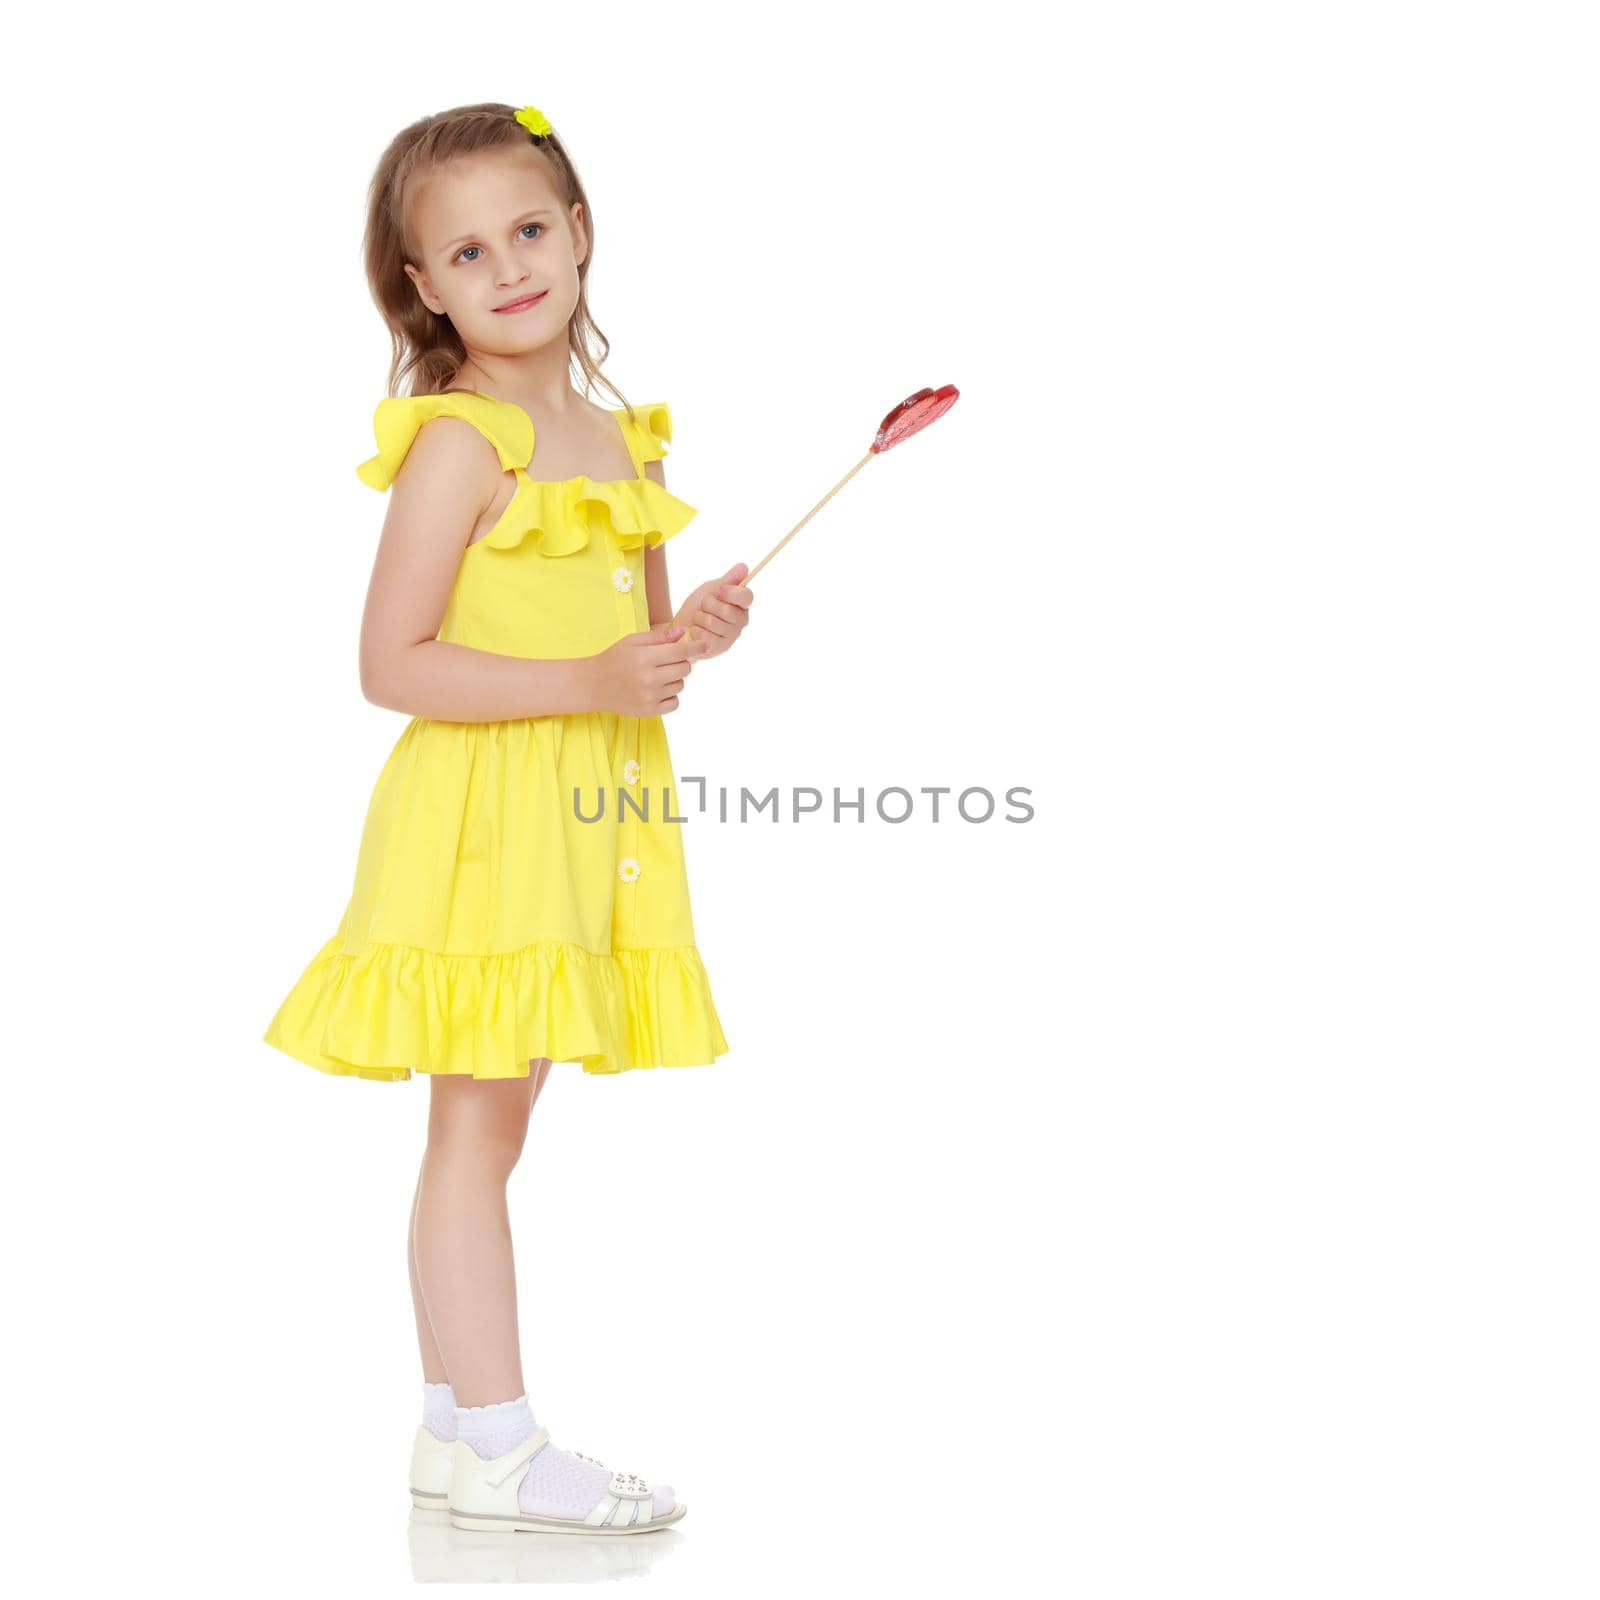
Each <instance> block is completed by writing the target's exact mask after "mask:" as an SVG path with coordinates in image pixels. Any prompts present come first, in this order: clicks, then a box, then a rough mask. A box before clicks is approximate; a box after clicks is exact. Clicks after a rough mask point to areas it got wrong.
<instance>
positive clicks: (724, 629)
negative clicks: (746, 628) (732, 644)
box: [699, 618, 739, 644]
mask: <svg viewBox="0 0 1600 1600" xmlns="http://www.w3.org/2000/svg"><path fill="white" fill-rule="evenodd" d="M699 626H700V627H701V628H703V629H704V630H705V632H706V635H707V637H708V638H710V639H715V640H716V641H717V643H719V644H726V643H727V641H728V640H729V639H731V638H732V637H733V636H734V634H736V633H737V632H738V631H739V627H738V624H737V623H733V622H723V621H722V620H721V619H720V618H717V619H710V618H708V619H707V620H706V621H705V622H702V623H701V624H699Z"/></svg>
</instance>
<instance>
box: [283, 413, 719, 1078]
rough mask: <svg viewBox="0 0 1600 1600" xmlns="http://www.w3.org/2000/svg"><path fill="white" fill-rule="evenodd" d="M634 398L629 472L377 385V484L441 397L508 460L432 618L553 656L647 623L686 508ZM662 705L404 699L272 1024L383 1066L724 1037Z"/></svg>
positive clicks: (624, 426)
mask: <svg viewBox="0 0 1600 1600" xmlns="http://www.w3.org/2000/svg"><path fill="white" fill-rule="evenodd" d="M636 411H637V420H636V421H634V422H630V421H629V419H628V416H627V413H626V411H625V410H614V411H613V412H612V415H613V416H614V417H615V418H616V420H617V425H618V427H619V429H620V430H621V432H622V436H623V440H624V442H625V443H626V445H627V447H628V456H629V459H630V460H631V461H632V463H633V467H634V474H635V475H634V476H633V477H632V478H623V479H617V480H615V481H610V482H596V481H595V480H593V479H591V478H588V477H584V476H579V477H576V478H567V479H563V480H561V481H560V482H554V483H541V482H537V481H535V480H533V479H531V478H530V477H529V476H528V473H527V468H528V465H529V463H530V462H531V461H532V459H533V445H534V437H533V420H532V418H531V417H529V415H528V413H527V412H526V411H524V410H523V409H522V408H521V407H520V406H516V405H513V404H511V403H509V402H507V401H502V400H496V399H494V398H492V397H491V396H489V395H485V394H479V393H476V392H471V391H464V390H463V391H451V392H447V393H443V394H433V395H417V396H398V397H393V398H388V399H384V400H382V401H380V402H379V404H378V408H377V412H376V414H375V416H374V418H373V430H374V432H375V434H376V436H377V443H378V453H377V454H376V455H375V456H373V457H372V458H371V459H370V460H368V461H365V462H363V463H362V464H361V465H360V466H359V467H358V468H357V469H356V470H357V472H358V473H359V475H360V477H361V480H362V481H363V482H364V483H367V484H370V485H371V486H372V487H373V488H375V489H380V490H387V489H388V487H389V485H390V484H391V483H392V482H393V481H394V477H395V474H396V473H397V472H398V471H399V469H400V464H401V462H402V461H404V459H405V456H406V452H407V451H408V450H409V449H410V448H411V443H412V440H414V439H415V438H416V436H417V432H418V430H419V429H420V428H421V427H422V425H423V424H424V423H425V422H427V421H429V420H430V419H431V418H433V417H437V416H452V417H460V418H462V419H463V420H464V421H466V422H469V423H471V424H472V426H473V427H475V428H476V429H478V431H479V432H480V433H482V434H483V435H484V437H485V438H486V439H487V440H488V441H489V443H490V444H491V445H493V446H494V449H495V451H496V453H497V454H498V457H499V461H500V465H501V467H502V468H503V469H504V470H505V471H507V472H510V473H512V474H514V476H515V483H516V487H515V491H514V494H513V496H512V499H511V503H510V504H509V505H508V506H507V507H506V510H505V513H504V514H503V515H502V516H501V517H500V519H499V520H498V521H497V522H496V523H495V525H494V526H493V527H492V528H491V529H490V530H489V532H488V533H486V534H485V535H484V536H483V537H482V538H480V539H478V540H476V541H474V542H473V543H472V544H469V545H468V546H467V547H466V548H465V550H464V551H463V552H462V556H461V564H460V567H459V568H458V570H457V572H456V577H455V581H454V584H453V586H452V589H451V593H450V598H449V602H448V604H447V606H446V609H445V613H444V617H443V620H442V622H441V624H440V627H439V632H438V635H437V637H439V638H440V639H449V640H454V641H455V642H457V643H459V644H464V645H471V646H473V647H475V648H477V649H480V650H491V651H495V652H497V653H499V654H503V655H516V656H523V657H528V658H534V659H541V658H542V659H549V658H557V657H559V658H563V659H566V658H571V657H576V656H587V655H595V654H597V653H598V652H600V651H601V650H604V649H606V648H607V647H608V646H609V645H611V644H612V643H614V642H615V641H616V640H617V639H620V638H623V637H624V636H626V635H628V634H631V633H635V632H638V631H640V630H642V629H646V628H648V627H649V625H650V621H649V612H648V606H647V600H646V595H645V578H644V550H645V548H646V546H650V545H659V544H661V543H662V542H664V541H665V540H667V539H670V538H671V537H672V536H673V535H674V534H676V533H678V532H679V531H680V530H681V529H682V528H683V527H684V526H685V524H686V523H688V521H689V520H690V518H692V517H693V516H694V515H695V514H696V512H695V508H694V507H693V506H691V505H688V504H686V503H685V502H684V501H682V500H680V499H678V497H677V496H676V495H673V494H669V493H668V492H667V490H666V489H664V488H662V486H661V485H660V484H658V483H657V482H655V480H654V479H653V478H649V477H647V476H646V475H645V472H644V463H645V462H646V461H654V460H659V459H661V458H662V457H663V456H665V455H666V453H667V452H666V446H667V444H668V443H670V441H671V439H672V417H671V413H670V411H669V410H668V408H667V406H666V405H664V404H658V405H650V406H642V407H638V408H636ZM662 724H663V719H662V718H661V717H632V716H623V715H621V714H619V713H616V712H610V711H591V712H582V713H573V714H562V715H555V716H538V717H518V718H513V719H510V720H507V721H500V722H436V721H432V720H430V719H429V718H426V717H413V718H412V719H411V720H410V721H409V722H408V723H407V724H406V727H405V729H404V730H403V731H402V733H401V734H400V737H399V739H398V740H397V742H396V743H395V746H394V748H393V750H392V751H391V752H390V754H389V756H388V759H387V760H386V761H385V763H384V765H383V769H382V771H381V772H380V773H379V774H378V780H377V784H376V786H375V787H374V789H373V792H372V799H371V802H370V804H369V806H368V809H367V816H366V823H365V826H364V828H363V831H362V835H361V845H360V849H359V852H358V855H357V860H356V871H355V884H354V888H353V890H352V892H351V895H350V900H349V903H348V905H347V906H346V908H345V912H344V916H343V918H342V919H341V921H340V923H339V927H338V931H337V932H336V933H335V934H334V935H333V937H332V938H330V939H329V940H328V942H327V943H326V944H325V945H323V947H322V948H321V949H320V950H319V951H318V952H317V953H316V955H315V956H314V957H313V958H312V959H311V961H310V963H309V965H308V966H307V967H306V968H305V970H304V972H303V973H302V974H301V976H300V978H299V980H298V981H297V982H296V983H295V985H294V987H293V988H292V989H291V990H290V991H289V994H288V996H287V998H286V999H285V1000H284V1002H283V1004H282V1005H281V1006H280V1007H279V1008H278V1011H277V1014H276V1015H275V1016H274V1017H273V1019H272V1021H271V1023H270V1024H269V1025H268V1027H267V1031H266V1033H265V1034H264V1035H263V1038H264V1040H265V1042H266V1043H267V1044H270V1045H274V1046H275V1047H276V1048H278V1049H279V1050H282V1051H284V1052H285V1053H286V1054H288V1055H290V1056H293V1057H294V1058H295V1059H297V1060H299V1061H303V1062H306V1063H308V1064H309V1065H311V1066H313V1067H316V1068H318V1069H320V1070H321V1071H323V1072H329V1073H337V1074H341V1075H347V1076H354V1077H358V1078H377V1079H403V1078H409V1077H410V1076H411V1075H412V1072H413V1071H417V1072H425V1073H434V1072H445V1073H470V1074H471V1075H472V1076H473V1077H474V1078H517V1077H526V1076H527V1074H528V1070H529V1063H530V1062H532V1061H535V1060H538V1059H539V1058H541V1057H548V1058H549V1059H550V1060H551V1061H553V1062H557V1061H559V1062H574V1061H576V1062H579V1063H581V1064H582V1066H583V1070H584V1071H585V1072H597V1073H614V1072H624V1071H627V1070H628V1069H630V1068H637V1067H682V1066H693V1065H697V1064H703V1063H709V1062H711V1061H713V1060H715V1058H716V1057H717V1056H719V1055H722V1054H723V1053H724V1052H726V1051H727V1049H728V1042H727V1040H726V1038H724V1036H723V1032H722V1025H721V1022H720V1020H719V1019H718V1016H717V1010H716V1006H715V1005H714V1003H713V1001H712V997H711V986H710V983H709V981H708V979H707V976H706V972H705V968H704V967H703V965H702V964H701V960H700V955H699V952H698V951H697V950H696V948H695V942H694V926H693V922H692V920H691V918H690V914H689V890H688V881H687V878H686V876H685V871H684V847H683V828H684V821H683V817H684V813H683V812H682V811H681V810H680V808H679V806H678V800H677V789H676V784H675V783H674V781H673V776H672V761H671V756H670V754H669V752H668V749H667V735H666V729H665V728H664V727H663V725H662ZM574 791H576V793H575V792H574ZM597 811H599V812H601V815H600V817H599V820H592V821H584V820H580V817H583V818H594V817H595V815H596V812H597ZM674 817H676V818H678V819H679V820H678V821H673V820H672V818H674Z"/></svg>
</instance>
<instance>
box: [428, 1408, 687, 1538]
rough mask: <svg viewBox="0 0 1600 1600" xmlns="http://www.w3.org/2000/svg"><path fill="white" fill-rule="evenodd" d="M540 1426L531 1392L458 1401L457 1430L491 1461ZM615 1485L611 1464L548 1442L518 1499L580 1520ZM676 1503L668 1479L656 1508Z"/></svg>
mask: <svg viewBox="0 0 1600 1600" xmlns="http://www.w3.org/2000/svg"><path fill="white" fill-rule="evenodd" d="M537 1427H538V1423H537V1422H536V1421H535V1420H534V1416H533V1411H532V1408H531V1407H530V1406H529V1405H528V1397H527V1395H525V1394H519V1395H518V1396H517V1398H516V1399H515V1400H500V1401H497V1402H496V1403H495V1404H493V1405H487V1406H457V1407H456V1428H457V1436H458V1437H459V1438H462V1439H465V1440H466V1441H467V1443H468V1444H470V1445H471V1446H472V1448H473V1449H474V1450H476V1451H477V1452H478V1454H479V1455H480V1456H482V1457H483V1459H484V1460H485V1461H492V1460H493V1459H494V1458H495V1457H496V1456H503V1455H505V1454H507V1453H508V1452H509V1451H512V1450H515V1449H516V1447H517V1446H518V1445H519V1444H521V1443H522V1442H523V1441H524V1440H525V1439H527V1438H528V1437H529V1436H530V1435H531V1434H532V1433H533V1432H534V1430H535V1429H536V1428H537ZM610 1485H611V1468H610V1467H602V1466H599V1465H598V1464H596V1463H595V1462H593V1461H586V1460H584V1459H583V1458H582V1457H581V1456H576V1455H574V1454H573V1453H572V1452H571V1451H570V1450H560V1449H558V1448H557V1447H556V1446H555V1445H554V1444H547V1445H546V1446H545V1447H544V1449H542V1450H541V1451H540V1452H539V1453H538V1455H536V1456H535V1457H534V1458H533V1460H532V1461H530V1462H529V1463H528V1470H527V1472H525V1473H524V1474H523V1477H522V1482H521V1483H520V1484H518V1486H517V1504H518V1505H519V1506H521V1508H522V1510H523V1512H524V1514H525V1515H527V1516H530V1517H566V1518H569V1519H573V1520H577V1519H580V1518H582V1517H584V1516H586V1515H587V1514H588V1513H589V1512H590V1511H592V1510H593V1509H594V1507H595V1505H596V1504H597V1503H598V1501H599V1499H600V1497H601V1496H602V1495H603V1494H604V1493H605V1492H606V1490H607V1489H608V1488H609V1487H610ZM674 1504H675V1501H674V1500H673V1496H672V1489H671V1486H670V1485H665V1484H663V1485H661V1486H660V1487H658V1488H657V1489H656V1491H655V1494H654V1496H653V1498H652V1501H651V1507H650V1513H651V1515H652V1516H657V1517H660V1516H665V1515H666V1513H667V1512H669V1511H670V1510H671V1509H672V1507H673V1505H674Z"/></svg>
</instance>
